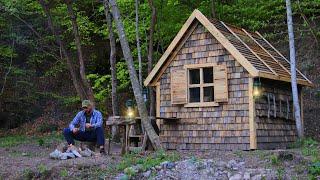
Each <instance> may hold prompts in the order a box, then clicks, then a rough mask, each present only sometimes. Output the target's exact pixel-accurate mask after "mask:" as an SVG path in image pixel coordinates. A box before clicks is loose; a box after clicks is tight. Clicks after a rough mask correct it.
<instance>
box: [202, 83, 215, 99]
mask: <svg viewBox="0 0 320 180" xmlns="http://www.w3.org/2000/svg"><path fill="white" fill-rule="evenodd" d="M213 94H214V91H213V86H209V87H204V88H203V101H204V102H213V101H214V98H213V97H214V95H213Z"/></svg>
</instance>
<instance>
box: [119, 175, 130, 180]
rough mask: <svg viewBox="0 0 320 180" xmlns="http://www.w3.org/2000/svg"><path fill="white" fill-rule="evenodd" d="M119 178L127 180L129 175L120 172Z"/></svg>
mask: <svg viewBox="0 0 320 180" xmlns="http://www.w3.org/2000/svg"><path fill="white" fill-rule="evenodd" d="M119 179H120V180H129V176H128V175H126V174H122V175H121V176H120V178H119Z"/></svg>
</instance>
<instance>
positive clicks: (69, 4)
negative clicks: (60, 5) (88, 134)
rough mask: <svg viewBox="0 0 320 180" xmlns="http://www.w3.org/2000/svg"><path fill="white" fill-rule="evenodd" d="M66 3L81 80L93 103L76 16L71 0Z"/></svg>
mask: <svg viewBox="0 0 320 180" xmlns="http://www.w3.org/2000/svg"><path fill="white" fill-rule="evenodd" d="M65 2H66V4H67V9H68V14H69V16H70V19H71V23H72V31H73V35H74V39H75V44H76V47H77V52H78V58H79V65H80V78H81V80H82V83H83V85H84V87H85V89H86V93H87V98H88V99H89V100H90V101H91V102H92V103H93V104H95V103H94V95H93V90H92V87H91V86H90V83H89V82H88V79H87V77H86V72H85V66H84V58H83V53H82V49H81V40H80V35H79V29H78V24H77V18H76V16H75V14H74V11H73V8H72V0H65Z"/></svg>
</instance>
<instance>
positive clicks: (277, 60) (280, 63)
mask: <svg viewBox="0 0 320 180" xmlns="http://www.w3.org/2000/svg"><path fill="white" fill-rule="evenodd" d="M242 30H243V31H244V32H245V33H246V34H247V35H248V36H249V37H250V38H251V39H252V40H253V41H254V42H255V43H256V44H258V46H259V47H260V48H261V49H262V50H264V51H265V52H266V53H267V54H268V55H269V56H270V57H271V58H272V59H273V60H274V61H275V62H277V64H279V65H280V66H281V67H282V68H283V69H284V70H285V71H286V72H287V73H289V75H291V73H290V71H289V70H288V69H287V68H285V67H284V66H283V65H282V64H281V63H280V62H279V61H278V60H277V59H276V58H275V57H273V56H272V54H270V53H269V51H267V50H266V49H265V48H264V47H263V46H262V45H261V44H259V42H258V41H256V40H255V39H254V38H253V37H252V36H251V34H249V33H248V32H247V31H246V30H245V29H242Z"/></svg>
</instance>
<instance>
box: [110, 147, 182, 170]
mask: <svg viewBox="0 0 320 180" xmlns="http://www.w3.org/2000/svg"><path fill="white" fill-rule="evenodd" d="M179 159H180V157H179V155H178V154H176V153H166V152H165V151H163V150H159V151H157V152H155V153H153V154H150V155H147V156H140V155H139V154H126V155H125V156H124V157H123V159H122V161H121V162H120V163H119V164H118V165H117V167H116V168H117V170H118V171H122V170H124V169H126V168H128V167H131V166H133V165H141V167H142V171H146V170H148V169H150V168H151V167H154V166H157V165H159V164H160V163H161V162H164V161H171V162H174V161H177V160H179Z"/></svg>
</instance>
